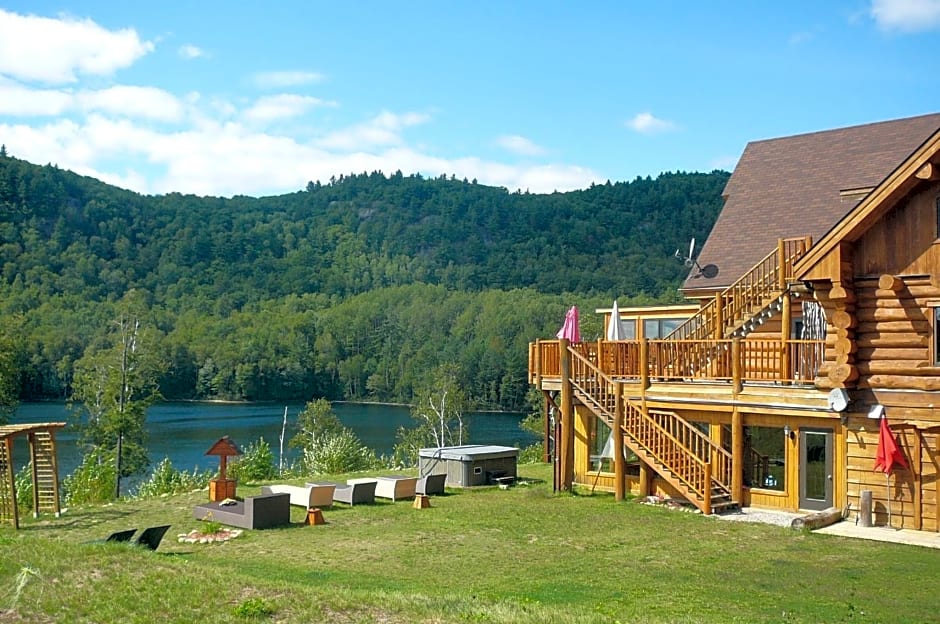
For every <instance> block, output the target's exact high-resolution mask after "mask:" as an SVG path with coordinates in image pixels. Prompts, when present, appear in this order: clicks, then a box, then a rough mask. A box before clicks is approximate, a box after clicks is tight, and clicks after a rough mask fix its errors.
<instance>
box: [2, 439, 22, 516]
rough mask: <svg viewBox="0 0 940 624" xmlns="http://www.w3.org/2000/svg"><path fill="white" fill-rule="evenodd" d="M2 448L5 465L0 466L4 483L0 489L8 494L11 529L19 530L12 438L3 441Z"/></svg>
mask: <svg viewBox="0 0 940 624" xmlns="http://www.w3.org/2000/svg"><path fill="white" fill-rule="evenodd" d="M3 444H4V447H5V449H6V455H5V459H6V461H5V462H3V463H4V464H5V465H3V466H0V470H2V471H3V474H2V475H0V478H2V479H3V481H4V483H3V484H2V485H0V487H2V488H4V489H5V490H6V493H7V494H9V496H10V498H9V505H8V507H7V509H8V511H9V512H10V513H11V514H12V518H11V519H12V520H13V528H14V529H19V528H20V512H19V510H18V509H17V506H16V475H15V474H14V472H13V438H12V437H7V438H6V439H5V440H4V441H3Z"/></svg>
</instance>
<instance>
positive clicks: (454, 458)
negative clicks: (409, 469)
mask: <svg viewBox="0 0 940 624" xmlns="http://www.w3.org/2000/svg"><path fill="white" fill-rule="evenodd" d="M518 458H519V449H517V448H515V447H512V446H494V445H489V444H465V445H462V446H445V447H442V448H423V449H421V450H420V451H418V470H419V471H420V474H422V475H426V474H445V475H447V485H449V486H451V487H472V486H475V485H492V484H496V483H498V481H496V479H505V478H507V477H511V478H512V479H515V477H516V463H517V460H518Z"/></svg>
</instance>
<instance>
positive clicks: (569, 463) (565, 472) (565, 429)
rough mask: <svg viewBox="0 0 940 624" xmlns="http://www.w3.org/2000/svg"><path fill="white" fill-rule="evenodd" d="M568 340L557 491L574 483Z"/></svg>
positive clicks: (565, 342)
mask: <svg viewBox="0 0 940 624" xmlns="http://www.w3.org/2000/svg"><path fill="white" fill-rule="evenodd" d="M569 344H570V343H569V342H568V340H567V339H565V338H562V339H561V345H560V353H559V356H560V358H561V359H560V364H561V440H559V441H558V442H557V443H556V444H557V446H558V447H559V448H558V456H559V458H560V461H559V474H558V478H559V481H560V482H559V483H558V484H557V486H556V488H555V489H556V490H562V491H570V490H571V485H572V483H573V482H574V401H573V397H572V388H571V354H570V353H569V352H568V345H569Z"/></svg>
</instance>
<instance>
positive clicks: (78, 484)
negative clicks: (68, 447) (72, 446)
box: [62, 449, 117, 505]
mask: <svg viewBox="0 0 940 624" xmlns="http://www.w3.org/2000/svg"><path fill="white" fill-rule="evenodd" d="M116 483H117V470H116V469H115V466H114V457H113V456H112V455H111V453H108V452H106V451H103V450H101V449H95V450H93V451H90V452H88V453H86V454H85V456H84V457H82V463H81V465H80V466H79V467H78V468H76V469H75V472H73V473H72V474H71V475H69V476H67V477H66V478H65V479H64V480H63V483H62V488H63V490H65V504H66V505H77V504H82V503H103V502H106V501H110V500H113V499H114V488H115V485H116Z"/></svg>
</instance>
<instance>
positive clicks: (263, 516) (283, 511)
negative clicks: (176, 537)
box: [193, 493, 290, 529]
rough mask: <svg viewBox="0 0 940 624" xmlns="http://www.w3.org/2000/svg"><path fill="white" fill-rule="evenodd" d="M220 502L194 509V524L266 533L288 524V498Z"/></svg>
mask: <svg viewBox="0 0 940 624" xmlns="http://www.w3.org/2000/svg"><path fill="white" fill-rule="evenodd" d="M222 502H223V501H219V502H210V503H204V504H202V505H196V506H195V507H194V508H193V517H194V518H195V519H196V520H212V521H214V522H221V523H222V524H227V525H230V526H236V527H241V528H243V529H269V528H271V527H276V526H282V525H285V524H290V494H287V493H280V494H274V493H271V494H261V495H260V496H247V497H245V500H244V501H237V502H235V503H234V504H231V505H222V504H221V503H222Z"/></svg>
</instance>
